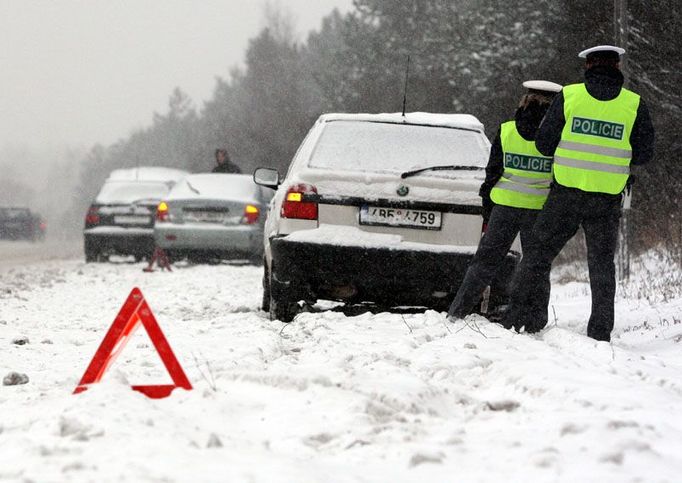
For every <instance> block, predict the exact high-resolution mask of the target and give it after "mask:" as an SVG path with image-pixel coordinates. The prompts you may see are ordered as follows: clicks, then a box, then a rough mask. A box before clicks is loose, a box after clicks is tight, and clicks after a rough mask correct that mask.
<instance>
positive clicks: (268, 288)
mask: <svg viewBox="0 0 682 483" xmlns="http://www.w3.org/2000/svg"><path fill="white" fill-rule="evenodd" d="M266 280H267V282H266ZM266 297H267V299H268V301H267V302H266V301H265V299H266ZM265 306H267V307H268V311H269V312H270V320H280V321H282V322H291V321H292V320H294V317H296V314H298V312H299V306H298V302H296V301H291V300H289V299H287V298H286V296H285V295H284V294H282V293H279V291H277V290H275V291H273V290H272V272H270V271H268V272H266V278H265V279H264V280H263V307H265ZM263 310H265V308H263Z"/></svg>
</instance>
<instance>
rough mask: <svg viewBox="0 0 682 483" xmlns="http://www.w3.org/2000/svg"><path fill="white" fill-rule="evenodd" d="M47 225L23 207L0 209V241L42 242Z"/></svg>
mask: <svg viewBox="0 0 682 483" xmlns="http://www.w3.org/2000/svg"><path fill="white" fill-rule="evenodd" d="M46 230H47V224H46V223H45V220H43V218H42V217H41V216H40V215H39V214H37V213H35V212H33V211H31V210H30V209H29V208H25V207H14V206H12V207H0V239H2V240H29V241H42V240H44V239H45V231H46Z"/></svg>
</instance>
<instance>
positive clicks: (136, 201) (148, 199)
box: [123, 198, 159, 205]
mask: <svg viewBox="0 0 682 483" xmlns="http://www.w3.org/2000/svg"><path fill="white" fill-rule="evenodd" d="M144 201H151V202H152V203H158V202H159V198H140V199H137V200H134V201H131V202H130V204H131V205H136V204H138V203H142V202H144ZM123 204H127V203H123Z"/></svg>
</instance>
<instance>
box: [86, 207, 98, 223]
mask: <svg viewBox="0 0 682 483" xmlns="http://www.w3.org/2000/svg"><path fill="white" fill-rule="evenodd" d="M98 223H99V208H98V207H97V206H91V207H90V209H88V212H87V214H86V215H85V224H86V225H97V224H98Z"/></svg>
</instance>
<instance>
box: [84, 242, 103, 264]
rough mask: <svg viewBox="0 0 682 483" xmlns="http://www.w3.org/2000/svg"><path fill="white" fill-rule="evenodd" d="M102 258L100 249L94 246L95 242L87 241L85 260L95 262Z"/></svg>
mask: <svg viewBox="0 0 682 483" xmlns="http://www.w3.org/2000/svg"><path fill="white" fill-rule="evenodd" d="M101 258H102V255H101V253H100V251H99V249H98V248H97V247H96V246H94V244H93V243H89V242H88V241H87V240H86V241H85V262H86V263H94V262H99V261H100V260H101Z"/></svg>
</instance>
